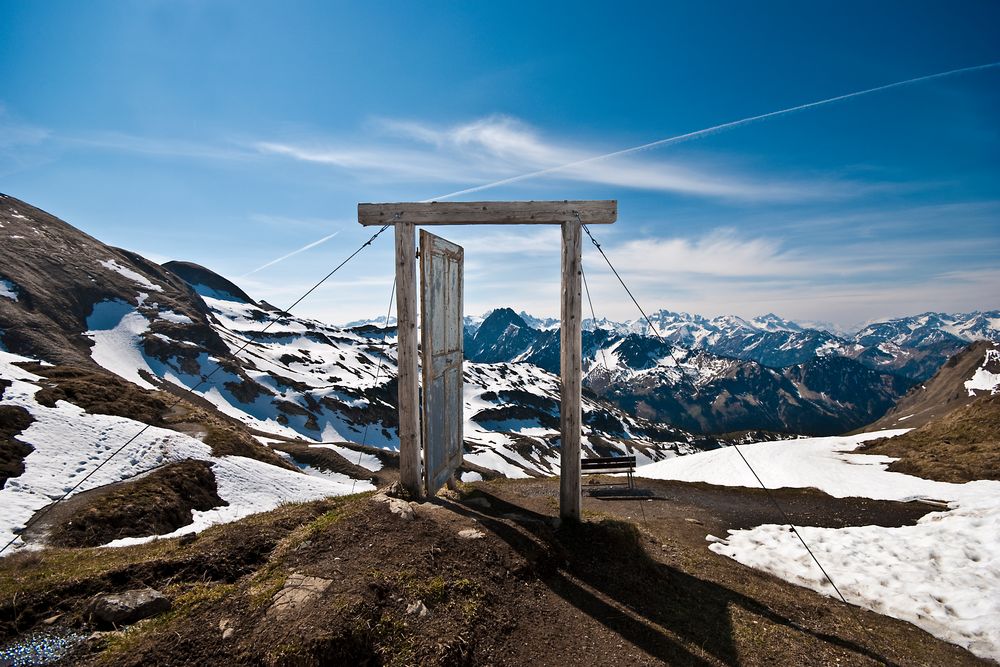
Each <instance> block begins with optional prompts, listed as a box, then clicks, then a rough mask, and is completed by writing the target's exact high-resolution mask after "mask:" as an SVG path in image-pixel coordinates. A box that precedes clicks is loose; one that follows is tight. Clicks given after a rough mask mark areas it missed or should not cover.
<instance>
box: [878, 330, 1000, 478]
mask: <svg viewBox="0 0 1000 667" xmlns="http://www.w3.org/2000/svg"><path fill="white" fill-rule="evenodd" d="M890 424H899V425H905V426H910V425H912V426H914V427H915V428H914V429H913V430H912V431H909V432H907V433H905V434H903V435H898V436H896V437H893V438H884V439H880V440H875V441H872V442H870V443H868V444H867V445H866V446H865V447H864V451H865V452H866V453H871V454H884V455H886V456H892V457H894V458H896V459H897V460H896V461H894V462H893V463H892V464H890V465H889V470H894V471H898V472H904V473H907V474H910V475H918V476H920V477H925V478H928V479H936V480H941V481H945V482H967V481H970V480H974V479H1000V345H997V344H996V343H985V342H980V343H973V344H972V345H970V346H969V347H968V348H966V349H965V350H964V351H962V352H961V353H960V354H958V355H956V356H955V357H953V358H952V359H951V360H949V361H948V363H946V364H945V365H944V367H942V369H941V370H940V371H938V373H937V374H936V375H935V376H934V377H933V378H931V380H929V381H928V382H927V383H926V384H925V385H922V386H921V387H918V388H916V389H914V391H913V392H911V393H910V394H907V395H906V396H905V397H904V398H903V399H902V400H901V401H900V403H899V405H898V406H896V408H894V409H893V410H892V411H891V412H890V413H889V414H887V415H886V416H885V417H884V418H882V419H881V420H879V421H878V422H876V423H875V424H872V425H871V426H870V427H868V429H866V430H869V431H874V430H878V429H879V428H885V427H887V426H888V425H890Z"/></svg>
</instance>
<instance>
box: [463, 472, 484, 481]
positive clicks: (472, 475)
mask: <svg viewBox="0 0 1000 667" xmlns="http://www.w3.org/2000/svg"><path fill="white" fill-rule="evenodd" d="M462 481H463V482H481V481H483V476H482V475H481V474H479V473H478V472H476V471H474V470H469V471H466V472H463V473H462Z"/></svg>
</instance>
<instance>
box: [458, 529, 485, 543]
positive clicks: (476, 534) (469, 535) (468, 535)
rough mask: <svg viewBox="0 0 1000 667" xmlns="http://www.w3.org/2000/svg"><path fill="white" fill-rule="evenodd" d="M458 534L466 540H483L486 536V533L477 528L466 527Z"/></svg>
mask: <svg viewBox="0 0 1000 667" xmlns="http://www.w3.org/2000/svg"><path fill="white" fill-rule="evenodd" d="M458 536H459V537H461V538H462V539H465V540H481V539H483V538H484V537H486V533H484V532H483V531H481V530H476V529H475V528H464V529H462V530H460V531H458Z"/></svg>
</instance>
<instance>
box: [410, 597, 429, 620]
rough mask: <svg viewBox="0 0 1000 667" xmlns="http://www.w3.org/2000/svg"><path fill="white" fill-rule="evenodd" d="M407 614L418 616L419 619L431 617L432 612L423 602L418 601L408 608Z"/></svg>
mask: <svg viewBox="0 0 1000 667" xmlns="http://www.w3.org/2000/svg"><path fill="white" fill-rule="evenodd" d="M406 613H407V614H410V615H412V614H416V615H417V616H418V617H419V618H424V617H426V616H430V615H431V610H430V609H428V608H427V605H425V604H424V602H423V600H417V601H416V602H414V603H413V604H410V605H407V606H406Z"/></svg>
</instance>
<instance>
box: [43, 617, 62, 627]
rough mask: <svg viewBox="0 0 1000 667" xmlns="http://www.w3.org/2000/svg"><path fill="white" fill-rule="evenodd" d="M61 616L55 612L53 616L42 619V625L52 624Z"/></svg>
mask: <svg viewBox="0 0 1000 667" xmlns="http://www.w3.org/2000/svg"><path fill="white" fill-rule="evenodd" d="M60 618H62V614H56V615H55V616H50V617H49V618H47V619H45V620H44V621H42V625H54V624H55V622H56V621H58V620H59V619H60Z"/></svg>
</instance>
